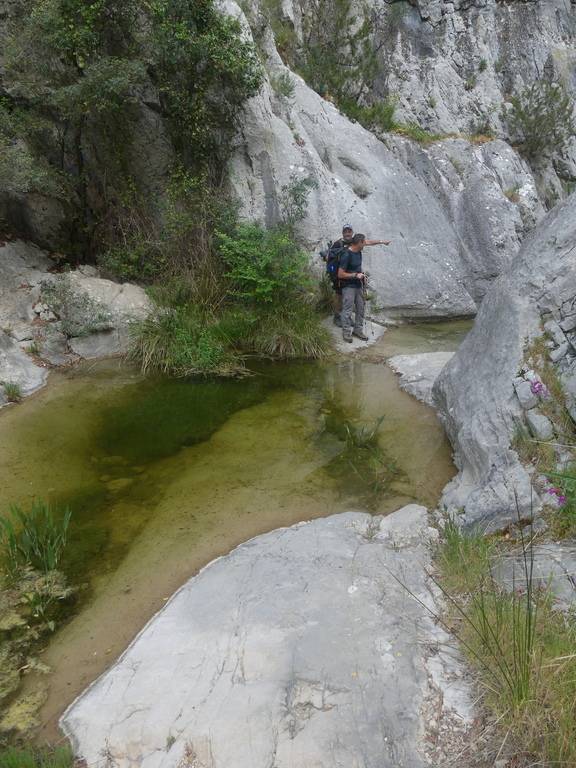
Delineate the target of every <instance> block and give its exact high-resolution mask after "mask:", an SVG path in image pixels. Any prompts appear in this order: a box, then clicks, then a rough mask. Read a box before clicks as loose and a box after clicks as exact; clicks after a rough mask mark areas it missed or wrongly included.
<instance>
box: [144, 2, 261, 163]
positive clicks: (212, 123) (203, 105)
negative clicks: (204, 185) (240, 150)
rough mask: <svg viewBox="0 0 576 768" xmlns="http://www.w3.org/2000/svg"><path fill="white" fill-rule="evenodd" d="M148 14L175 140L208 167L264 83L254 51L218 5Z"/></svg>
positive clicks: (164, 6) (153, 7)
mask: <svg viewBox="0 0 576 768" xmlns="http://www.w3.org/2000/svg"><path fill="white" fill-rule="evenodd" d="M148 15H149V21H150V24H151V29H152V35H151V38H152V39H151V43H152V58H153V68H154V71H155V73H156V82H157V85H158V87H159V90H160V97H161V100H162V103H163V105H164V107H165V109H166V111H167V113H168V115H169V116H170V119H171V120H172V124H173V126H174V129H175V130H174V138H175V141H176V143H177V145H178V147H179V148H180V149H181V150H182V151H184V152H185V153H186V154H188V156H190V154H193V155H195V156H196V157H195V158H194V159H195V162H196V164H197V160H198V159H200V160H201V161H203V163H202V166H203V167H204V168H210V167H211V165H213V164H214V163H215V162H217V161H218V159H219V153H220V152H222V151H224V150H225V149H226V147H227V141H228V139H229V137H230V135H231V132H232V131H233V129H234V127H235V119H236V117H237V115H238V111H239V109H240V108H241V106H242V104H243V103H244V101H245V100H246V99H247V98H249V97H250V96H253V95H254V94H255V93H256V92H257V91H258V89H259V88H260V85H261V83H262V69H261V67H260V64H259V62H258V58H257V55H256V52H255V50H254V48H253V46H252V45H251V43H249V42H248V41H247V40H245V39H243V38H242V35H241V28H240V24H239V22H238V21H237V20H236V19H233V18H231V17H230V16H226V15H223V14H222V13H221V12H220V10H219V9H218V7H217V5H216V3H215V2H214V0H196V2H194V3H190V2H189V0H153V2H151V3H149V4H148Z"/></svg>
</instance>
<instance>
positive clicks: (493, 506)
mask: <svg viewBox="0 0 576 768" xmlns="http://www.w3.org/2000/svg"><path fill="white" fill-rule="evenodd" d="M575 297H576V195H575V194H572V195H571V197H570V198H569V199H568V200H567V201H566V202H565V203H562V204H560V205H559V206H557V207H556V208H555V209H554V210H553V211H551V212H550V213H549V214H548V216H546V218H545V219H544V220H543V222H542V223H541V224H540V225H539V226H538V227H537V229H536V230H535V232H534V233H533V234H532V235H530V236H529V237H528V238H527V240H526V242H525V244H524V245H523V247H522V249H521V251H520V253H519V255H518V257H517V258H516V259H515V260H514V262H513V263H512V265H511V267H510V268H509V270H508V271H507V272H506V273H505V274H504V275H503V276H502V277H500V278H499V279H498V280H497V282H496V283H495V285H494V286H493V287H492V289H491V290H490V291H489V292H488V294H487V295H486V297H485V299H484V301H483V303H482V306H481V308H480V312H479V314H478V317H477V319H476V321H475V324H474V327H473V329H472V330H471V331H470V333H469V334H468V336H467V337H466V339H465V340H464V342H463V343H462V345H461V347H460V349H459V350H458V352H457V353H456V355H455V356H454V357H453V358H452V360H451V361H450V362H449V363H448V365H447V366H446V368H445V369H444V370H443V371H442V373H441V374H440V376H439V378H438V381H437V382H436V385H435V387H434V399H435V402H436V405H437V407H438V409H439V411H440V414H441V417H442V419H443V421H444V424H445V426H446V429H447V432H448V435H449V437H450V440H451V441H452V444H453V445H454V447H455V460H456V464H457V466H458V468H459V470H460V471H459V474H458V476H457V477H456V478H455V479H454V480H453V481H452V482H451V483H450V484H449V486H448V487H447V490H446V492H445V494H444V498H443V502H444V504H446V505H447V506H448V507H449V508H451V509H455V510H459V509H464V511H465V516H464V520H465V522H466V523H468V524H475V523H479V524H481V525H484V526H486V527H487V528H498V527H503V526H506V525H507V524H508V523H510V522H513V521H514V520H516V515H517V512H516V502H517V501H518V504H519V507H520V512H521V514H522V515H529V514H530V512H531V509H532V507H533V506H536V507H537V506H538V499H537V498H535V497H534V496H533V495H532V493H531V483H530V477H529V474H528V472H527V470H526V469H525V468H524V467H523V466H522V464H521V463H520V460H519V458H518V456H517V454H516V452H515V451H514V450H512V448H511V441H512V438H513V436H514V434H515V431H516V429H517V425H518V423H519V421H521V419H522V418H523V414H522V409H521V406H520V403H519V401H518V398H517V397H516V394H515V391H514V386H513V383H514V380H515V379H516V378H517V377H518V373H519V371H520V369H521V367H522V366H523V364H524V358H525V349H526V347H527V345H528V343H529V342H530V340H531V339H533V338H535V337H536V336H539V335H540V334H541V325H540V324H541V316H542V315H543V314H546V313H548V314H552V315H553V316H554V315H558V314H559V312H560V309H561V308H566V310H567V311H568V309H569V308H570V307H571V306H572V303H573V302H574V298H575Z"/></svg>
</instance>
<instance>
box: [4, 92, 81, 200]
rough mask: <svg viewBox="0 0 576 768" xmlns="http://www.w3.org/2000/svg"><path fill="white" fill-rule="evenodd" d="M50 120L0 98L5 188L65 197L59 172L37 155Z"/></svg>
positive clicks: (11, 190) (47, 130)
mask: <svg viewBox="0 0 576 768" xmlns="http://www.w3.org/2000/svg"><path fill="white" fill-rule="evenodd" d="M50 130H51V126H50V123H49V122H48V121H47V120H45V119H43V118H40V117H38V116H37V115H34V114H32V113H29V112H27V111H26V110H24V109H22V108H20V107H17V106H16V105H15V104H14V103H12V102H11V100H10V99H8V98H6V97H3V98H0V187H1V188H2V189H4V190H6V191H7V192H14V193H17V194H25V193H27V192H42V193H44V194H51V195H53V196H54V197H61V198H64V197H66V185H65V182H64V179H63V177H62V174H60V173H59V172H58V171H57V170H56V169H54V168H53V167H51V166H50V164H49V163H48V162H47V161H46V160H45V159H44V158H42V157H41V156H40V152H39V146H40V145H41V144H42V142H43V141H44V142H46V136H47V134H49V133H50Z"/></svg>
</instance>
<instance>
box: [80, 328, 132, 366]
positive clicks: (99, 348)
mask: <svg viewBox="0 0 576 768" xmlns="http://www.w3.org/2000/svg"><path fill="white" fill-rule="evenodd" d="M129 341H130V340H129V337H128V335H127V334H126V333H123V332H122V331H120V330H118V329H110V330H109V331H98V332H97V333H91V334H89V335H88V336H77V337H75V338H73V339H70V340H69V341H68V346H69V347H70V349H71V350H72V352H74V354H75V355H78V357H82V358H84V359H85V360H93V359H95V358H98V357H113V356H114V355H121V354H124V353H125V352H127V350H128V346H129Z"/></svg>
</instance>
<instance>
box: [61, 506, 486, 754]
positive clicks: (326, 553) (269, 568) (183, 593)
mask: <svg viewBox="0 0 576 768" xmlns="http://www.w3.org/2000/svg"><path fill="white" fill-rule="evenodd" d="M435 535H436V532H435V531H434V530H432V529H430V528H429V527H428V522H427V514H426V510H425V509H424V508H422V507H418V506H415V505H412V506H409V507H405V508H404V509H402V510H400V511H398V512H396V513H394V514H392V515H390V516H389V517H387V518H383V519H382V518H372V517H370V515H367V514H363V513H346V514H341V515H336V516H333V517H328V518H324V519H319V520H314V521H312V522H310V523H303V524H299V525H296V526H294V527H292V528H288V529H280V530H276V531H273V532H272V533H269V534H266V535H263V536H259V537H257V538H255V539H253V540H252V541H249V542H247V543H246V544H243V545H242V546H240V547H238V548H237V549H235V550H234V551H233V552H231V553H230V554H229V555H227V556H226V557H222V558H220V559H219V560H216V561H214V562H213V563H211V564H210V565H209V566H207V567H206V568H205V569H204V570H203V571H201V573H200V574H199V575H198V576H196V577H195V578H193V579H191V580H190V581H189V582H188V583H187V584H186V585H185V586H184V587H182V589H181V590H180V591H179V592H178V593H177V594H176V595H175V596H174V597H173V599H172V600H171V601H170V602H169V603H168V604H167V605H166V607H165V608H164V609H163V610H162V611H161V612H160V613H159V614H157V616H156V617H155V618H153V619H152V621H151V622H150V623H149V624H148V626H147V627H146V628H145V629H144V630H143V632H142V633H141V634H140V635H139V636H138V637H137V638H136V640H135V641H134V642H133V643H132V645H131V646H130V648H129V649H128V650H127V651H126V652H125V654H124V655H123V656H122V657H121V658H120V660H119V661H118V662H117V663H116V664H115V665H114V666H113V667H112V668H111V669H110V670H109V671H108V672H107V673H105V674H104V675H103V676H102V677H101V678H100V679H99V680H98V681H97V682H96V683H95V684H94V685H92V686H91V687H90V688H89V689H88V690H87V691H86V692H85V693H84V694H83V695H82V696H81V697H80V698H79V699H78V700H77V701H76V702H75V703H74V704H73V705H72V706H71V707H70V708H69V709H68V711H67V712H66V713H65V715H64V716H63V719H62V726H63V728H64V730H65V731H66V733H67V734H68V735H69V736H70V738H71V739H72V741H73V743H74V746H75V748H76V749H77V751H78V753H79V754H80V755H81V756H83V757H84V758H85V759H86V760H87V762H88V764H89V765H93V764H97V763H98V760H99V759H100V758H101V755H102V749H103V748H105V749H106V753H107V755H108V756H109V757H110V760H111V761H112V762H113V763H114V765H116V766H117V767H118V768H128V766H132V765H139V766H141V768H168V767H170V768H176V766H183V765H199V766H200V765H202V766H205V767H206V768H215V767H216V766H226V767H227V768H244V767H245V768H268V767H269V766H275V768H302V766H305V765H314V766H316V767H317V768H323V767H325V768H334V766H335V765H343V766H344V765H345V766H353V765H360V764H362V765H368V764H370V765H372V764H373V765H378V766H381V767H382V768H385V767H386V766H389V767H390V768H392V767H393V768H398V767H399V766H405V767H406V768H418V767H419V766H424V765H426V764H428V763H427V760H426V758H427V757H428V758H432V757H433V754H432V751H433V746H432V745H435V747H434V749H435V750H436V752H434V755H436V756H438V755H439V754H441V751H442V749H443V745H444V742H445V740H446V739H447V738H448V736H449V735H451V736H454V734H455V733H456V734H457V736H458V741H459V749H461V748H462V741H463V739H464V737H465V734H466V732H467V729H468V728H469V726H470V724H471V719H472V709H471V704H470V702H471V698H470V692H469V690H468V688H467V686H466V684H465V683H464V681H463V678H462V675H463V670H462V668H461V665H460V662H459V660H458V657H457V655H455V654H454V652H453V651H450V650H449V649H448V648H447V647H446V642H447V640H448V638H447V636H446V635H445V633H444V632H443V631H442V630H441V629H440V628H439V627H438V626H436V624H435V622H434V621H433V620H432V618H431V616H430V614H429V612H428V611H427V610H426V609H425V608H423V606H422V605H421V604H420V603H419V602H418V601H417V600H415V599H414V597H412V596H411V595H410V594H409V591H408V590H410V591H411V592H412V593H413V594H414V595H416V596H417V598H418V600H421V601H422V602H423V603H425V604H426V605H428V606H430V608H431V609H432V610H434V605H435V595H434V592H433V585H432V584H431V582H430V581H429V579H428V577H427V572H426V570H427V568H428V566H429V565H430V550H429V541H430V539H434V538H435ZM432 712H434V726H433V727H432V732H431V730H430V725H429V722H428V724H427V721H429V720H431V713H432ZM186 761H187V762H186Z"/></svg>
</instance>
